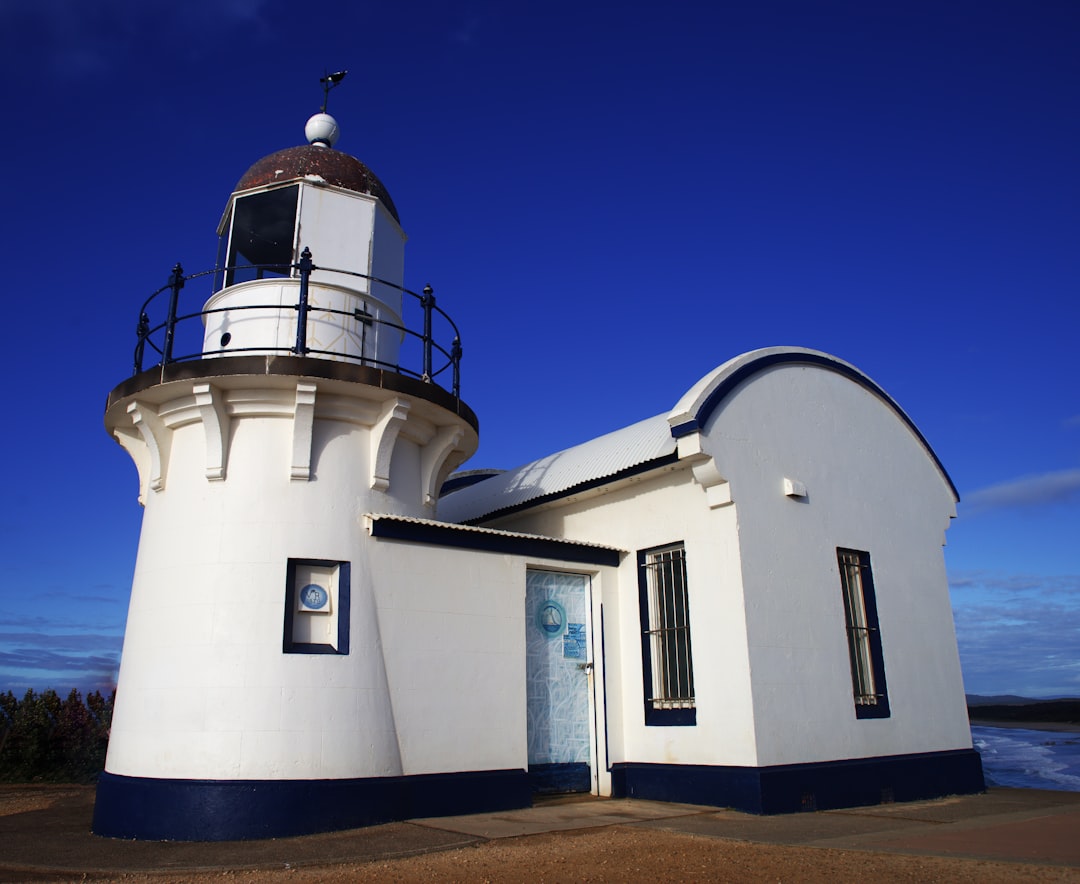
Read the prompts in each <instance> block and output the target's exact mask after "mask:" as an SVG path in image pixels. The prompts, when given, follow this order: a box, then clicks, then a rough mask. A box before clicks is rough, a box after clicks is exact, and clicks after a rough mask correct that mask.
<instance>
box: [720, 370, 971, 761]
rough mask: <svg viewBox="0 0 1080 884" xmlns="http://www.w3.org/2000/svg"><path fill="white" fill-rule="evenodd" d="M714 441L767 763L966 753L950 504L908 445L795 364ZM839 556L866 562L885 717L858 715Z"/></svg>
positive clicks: (752, 391) (840, 390) (769, 376)
mask: <svg viewBox="0 0 1080 884" xmlns="http://www.w3.org/2000/svg"><path fill="white" fill-rule="evenodd" d="M705 436H706V438H705V440H704V442H703V446H702V447H703V448H704V449H705V450H706V451H707V452H709V453H711V454H713V455H714V457H715V460H716V464H717V467H718V469H719V471H720V472H721V473H722V474H723V475H724V476H725V477H726V478H728V479H729V481H730V488H731V495H732V498H733V500H734V507H735V508H736V509H737V511H738V519H739V537H740V543H741V547H742V562H743V582H744V586H745V599H746V619H747V629H748V634H749V643H750V667H751V674H752V678H753V692H754V716H755V720H756V722H757V755H758V763H759V764H761V765H769V764H789V763H795V762H808V761H818V760H827V759H832V758H859V757H873V756H881V755H892V754H903V753H911V752H933V751H940V750H950V749H966V748H970V747H971V733H970V730H969V728H968V721H967V715H966V707H965V702H964V691H963V683H962V679H961V674H960V665H959V658H958V654H957V649H956V639H955V632H954V628H953V619H952V610H951V606H950V601H949V593H948V585H947V580H946V575H945V566H944V558H943V554H942V549H941V547H942V544H943V542H944V532H945V529H946V527H947V525H948V521H949V517H950V516H951V515H953V514H954V512H955V501H954V498H953V495H952V492H951V490H950V488H949V486H948V485H947V484H946V482H945V479H944V478H943V476H942V474H941V473H940V471H939V470H938V469H937V468H936V466H935V465H934V463H933V461H932V460H931V459H930V457H929V455H928V454H927V452H926V449H925V448H924V447H923V446H922V444H921V443H920V442H919V441H918V440H917V438H916V437H915V436H914V434H912V432H911V431H910V430H909V429H908V427H907V426H906V425H905V424H904V423H903V422H902V420H901V419H900V418H899V417H898V416H897V415H896V414H895V412H893V411H892V410H890V409H889V408H888V407H887V406H886V405H885V404H884V403H883V402H882V401H881V400H879V399H878V398H877V397H875V396H874V395H873V394H872V393H870V392H868V391H867V390H865V389H864V388H862V387H861V386H859V385H858V384H856V383H854V382H853V381H851V380H849V379H848V378H846V377H843V376H841V375H839V374H837V373H834V372H831V371H827V370H825V369H822V368H818V367H811V366H787V367H778V368H773V369H769V370H766V371H764V372H762V373H760V374H757V375H755V376H753V377H752V378H751V379H750V380H749V381H748V382H746V383H744V384H743V385H742V386H741V387H740V388H738V389H737V390H736V391H735V392H734V393H733V394H731V395H729V396H728V397H727V399H725V401H724V403H723V404H722V406H721V408H720V409H719V411H718V413H717V414H716V415H715V416H714V417H713V419H712V421H711V423H710V425H709V426H708V427H707V432H706V434H705ZM785 478H788V479H793V480H796V481H798V482H801V483H803V484H804V485H805V488H806V492H807V495H806V497H804V498H794V497H787V496H785V494H784V480H785ZM837 547H844V548H851V549H857V550H863V551H867V552H869V553H870V559H871V565H872V571H873V579H874V584H875V590H876V599H877V608H878V617H879V623H880V629H881V638H882V644H883V655H884V658H885V671H886V681H887V687H888V697H889V704H890V708H891V716H890V717H889V718H885V719H862V720H858V719H856V717H855V707H854V702H853V698H852V682H851V674H850V665H849V661H848V649H847V638H846V632H845V621H844V608H843V601H842V593H841V585H840V577H839V573H838V568H837V561H836V549H837Z"/></svg>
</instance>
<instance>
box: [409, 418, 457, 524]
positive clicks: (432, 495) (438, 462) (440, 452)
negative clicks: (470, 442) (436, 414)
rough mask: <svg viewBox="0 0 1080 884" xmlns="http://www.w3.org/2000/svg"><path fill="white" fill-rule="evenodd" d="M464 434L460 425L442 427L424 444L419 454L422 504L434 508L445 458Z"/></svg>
mask: <svg viewBox="0 0 1080 884" xmlns="http://www.w3.org/2000/svg"><path fill="white" fill-rule="evenodd" d="M464 436H465V431H464V430H463V429H462V428H461V427H454V426H449V427H443V428H442V429H440V430H439V431H438V432H437V433H436V434H435V436H434V438H432V439H431V441H430V442H428V443H427V445H425V446H424V449H423V452H422V453H421V455H420V476H421V485H420V487H421V488H423V489H424V506H426V507H428V508H434V506H435V502H436V501H437V500H438V499H439V488H440V487H441V485H442V479H443V467H444V466H445V464H446V459H447V458H448V457H450V454H451V453H452V452H453V450H454V449H455V448H456V447H457V446H458V443H460V442H461V440H462V438H463V437H464Z"/></svg>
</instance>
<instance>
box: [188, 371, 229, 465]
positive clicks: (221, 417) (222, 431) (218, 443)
mask: <svg viewBox="0 0 1080 884" xmlns="http://www.w3.org/2000/svg"><path fill="white" fill-rule="evenodd" d="M191 392H192V393H193V394H194V396H195V406H196V407H197V408H198V409H199V416H200V417H201V418H202V425H203V433H204V434H205V437H206V478H207V479H209V480H210V481H211V482H215V481H216V482H220V481H222V480H223V479H224V478H225V468H226V461H227V460H228V456H229V415H228V414H226V412H225V403H224V402H223V401H222V399H221V393H220V392H219V391H218V390H217V389H216V388H215V387H213V386H211V385H210V384H196V385H195V386H194V387H193V388H192V390H191Z"/></svg>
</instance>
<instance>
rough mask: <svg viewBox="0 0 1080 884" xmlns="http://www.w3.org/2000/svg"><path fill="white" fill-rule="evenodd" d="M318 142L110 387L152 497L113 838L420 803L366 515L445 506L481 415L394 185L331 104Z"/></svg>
mask: <svg viewBox="0 0 1080 884" xmlns="http://www.w3.org/2000/svg"><path fill="white" fill-rule="evenodd" d="M307 135H308V139H309V143H308V144H306V145H303V146H299V147H293V148H289V149H287V150H282V151H279V152H277V153H274V154H271V155H270V156H267V157H265V158H263V159H262V160H260V161H258V162H257V163H255V164H254V165H253V166H252V167H251V168H250V169H249V170H248V171H247V172H246V173H245V174H244V175H243V177H242V178H241V179H240V181H239V183H238V184H237V186H236V189H235V191H234V192H233V193H232V194H231V196H230V197H229V200H228V203H227V205H226V208H225V213H224V217H223V218H222V220H221V224H220V227H219V234H220V236H221V241H222V245H223V251H222V258H221V260H219V263H218V270H217V272H216V273H215V274H213V275H210V274H207V275H205V276H201V277H200V278H199V279H195V278H194V277H185V276H184V275H183V273H182V271H181V270H180V268H179V266H178V267H177V269H176V271H175V272H174V274H173V277H172V278H171V279H170V284H169V285H168V286H166V287H165V288H164V289H163V290H161V291H160V292H159V293H158V296H157V297H156V298H153V299H151V300H150V301H148V302H147V304H146V305H144V307H143V311H142V313H141V315H140V323H139V339H138V346H137V349H136V367H135V369H136V370H135V373H134V374H133V376H132V377H130V378H129V379H128V380H126V381H124V382H123V383H121V384H120V385H119V386H117V387H116V388H115V389H114V390H113V391H112V392H111V393H110V394H109V398H108V404H107V408H106V414H105V425H106V427H107V429H108V431H109V433H110V434H111V435H113V436H114V437H115V438H116V440H117V441H118V442H119V443H120V444H121V445H122V446H123V447H124V448H125V450H126V451H127V452H128V453H129V454H130V456H131V457H132V459H133V460H134V461H135V465H136V467H137V469H138V475H139V498H140V501H141V503H142V504H143V506H144V508H145V510H144V515H143V523H142V533H141V536H140V541H139V550H138V559H137V562H136V566H135V575H134V581H133V585H132V590H131V602H130V608H129V612H128V619H127V631H126V634H125V637H124V648H123V656H122V662H121V667H120V675H119V682H118V688H117V702H116V709H115V715H114V719H113V724H112V732H111V737H110V741H109V750H108V759H107V762H106V769H105V773H104V774H103V776H102V779H101V781H100V783H99V786H98V796H97V805H96V808H95V814H94V824H93V826H94V831H95V832H97V833H98V834H103V835H109V836H115V837H127V838H149V839H175V840H221V839H236V838H252V837H271V836H279V835H290V834H302V833H304V832H312V831H322V830H328V829H336V828H345V827H351V826H356V825H363V824H366V823H371V822H380V821H383V820H385V819H393V818H400V816H401V813H402V812H403V811H402V808H403V807H404V806H405V805H404V804H403V801H404V800H405V799H404V798H403V795H405V793H406V792H407V791H408V790H410V789H415V788H416V784H415V783H413V782H406V780H408V779H409V778H407V777H403V770H402V760H401V750H400V745H399V741H398V739H397V737H396V736H395V732H394V709H393V705H392V702H391V696H390V692H389V689H388V686H387V675H386V672H385V667H384V663H383V655H382V653H381V641H382V639H381V636H380V632H379V625H378V617H377V616H376V615H375V611H374V608H375V605H374V601H373V599H372V595H371V591H370V587H371V583H372V574H371V563H370V559H369V555H368V553H369V549H368V545H369V544H370V543H372V540H371V538H370V537H369V536H368V534H367V533H366V532H365V530H364V528H363V519H362V517H363V515H364V514H366V513H382V514H390V515H393V516H397V517H419V518H423V517H431V516H432V515H433V513H434V503H435V499H436V497H437V494H438V489H439V488H440V486H441V484H442V482H443V480H444V479H445V477H446V476H447V474H448V473H449V472H450V471H451V470H452V469H453V468H455V467H456V466H457V465H459V464H460V463H461V462H463V461H464V460H465V459H466V458H467V457H469V456H470V455H471V454H472V453H473V452H474V451H475V449H476V446H477V426H478V425H477V420H476V418H475V416H474V415H473V413H472V411H471V410H470V409H469V408H468V407H467V406H466V405H465V404H464V403H463V402H462V401H461V400H460V398H459V396H458V381H457V378H458V360H459V357H460V345H459V343H458V339H457V337H456V329H455V328H454V327H453V325H452V323H449V321H448V319H447V317H446V316H445V314H442V313H441V311H439V310H438V309H437V308H436V307H435V304H434V298H433V296H432V295H431V291H430V289H426V290H425V293H424V294H421V295H417V294H414V293H411V292H407V291H406V290H404V289H403V286H402V281H403V254H404V243H405V235H404V233H403V232H402V229H401V227H400V224H399V218H398V214H397V211H396V209H395V207H394V204H393V202H392V201H391V199H390V196H389V194H388V193H387V191H386V189H385V188H384V187H383V186H382V184H381V183H380V182H379V180H378V179H377V178H376V177H375V176H374V175H373V174H372V173H371V171H370V170H369V169H368V168H367V167H366V166H364V164H363V163H361V162H360V161H359V160H357V159H355V158H353V157H351V156H349V155H347V154H345V153H341V152H338V151H336V150H334V149H333V146H332V145H333V143H334V141H336V136H337V123H336V122H335V121H334V119H333V118H332V117H330V116H328V115H326V114H325V113H322V114H318V115H316V116H315V117H313V118H312V119H311V120H310V121H309V123H308V127H307ZM211 280H213V286H212V287H210V291H209V292H208V297H206V299H205V300H202V298H199V297H198V294H197V292H198V286H199V285H205V284H206V283H209V282H210V281H211ZM192 295H194V296H195V297H196V299H197V300H196V302H195V303H192V304H191V305H189V307H188V308H185V306H184V303H185V300H186V299H187V298H188V297H191V296H192ZM199 301H201V303H199ZM440 323H441V326H440ZM440 327H441V328H443V329H445V331H446V333H445V335H444V336H443V337H442V338H441V339H440V338H439V334H440V332H439V329H440ZM200 342H201V343H200ZM152 357H158V362H157V364H156V365H153V367H145V366H144V363H146V364H147V365H148V364H149V363H150V362H151V361H153V358H152Z"/></svg>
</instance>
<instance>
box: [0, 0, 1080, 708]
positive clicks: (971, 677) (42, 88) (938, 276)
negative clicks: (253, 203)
mask: <svg viewBox="0 0 1080 884" xmlns="http://www.w3.org/2000/svg"><path fill="white" fill-rule="evenodd" d="M16 7H19V8H16ZM1077 46H1080V5H1077V4H1076V3H1075V2H1074V0H1062V2H1038V0H1025V2H1022V3H1021V2H967V0H948V2H941V0H933V2H904V3H898V2H891V3H888V2H880V3H879V2H872V3H866V2H817V3H810V2H806V3H801V2H799V3H797V2H762V0H754V2H749V0H746V2H741V3H727V2H711V3H672V4H668V5H666V6H663V5H660V4H656V5H653V4H644V3H634V2H622V3H610V4H607V3H605V4H597V3H588V2H585V3H563V2H554V3H551V2H549V3H544V4H537V3H530V2H524V3H521V2H519V3H514V4H507V3H502V2H494V0H480V2H467V3H465V2H446V3H433V2H431V3H424V2H414V3H404V2H402V3H378V4H375V3H364V2H348V3H342V2H333V0H331V2H323V3H318V4H299V5H298V4H296V3H286V2H278V0H225V2H221V0H190V2H187V3H182V4H181V3H177V4H168V5H167V6H166V5H165V4H155V3H145V2H136V0H97V2H95V3H92V4H91V3H85V2H82V0H38V2H37V3H35V4H34V5H33V9H31V8H30V4H29V3H23V4H11V3H8V4H3V5H0V90H2V92H0V94H2V95H3V98H4V99H5V100H4V103H3V106H4V107H5V108H7V125H6V127H5V131H6V132H7V135H6V137H5V138H4V142H5V144H4V148H3V153H2V156H3V159H4V164H3V165H4V168H5V171H6V175H7V182H6V186H5V190H4V193H5V198H4V205H5V209H6V211H5V218H6V220H5V222H4V229H5V231H6V235H5V237H4V242H5V244H6V261H5V268H4V274H3V280H4V291H5V295H6V297H5V298H4V309H5V310H6V323H5V339H6V342H7V347H8V351H7V358H8V362H9V365H11V366H12V367H13V369H14V371H13V372H12V373H10V374H9V384H8V386H7V390H6V401H7V402H8V406H7V409H6V410H7V414H8V419H7V422H6V426H7V431H6V432H5V433H4V436H3V446H4V449H3V453H4V457H3V463H4V464H5V466H6V475H5V480H4V485H3V487H4V492H3V494H4V504H5V505H4V508H3V517H2V519H3V525H2V528H3V530H2V531H0V544H2V547H0V553H2V562H3V578H2V581H0V690H3V689H5V688H11V689H13V690H15V691H16V692H21V691H22V690H24V689H25V688H26V687H27V686H34V687H38V688H40V687H48V686H52V687H55V688H58V689H66V688H69V687H71V686H78V687H81V688H83V689H86V688H90V687H94V686H99V685H100V686H107V685H108V684H109V683H110V681H111V679H112V678H113V677H114V674H115V669H116V664H117V660H118V655H119V646H120V636H121V635H122V631H123V623H124V617H125V612H126V606H127V598H128V592H129V585H130V579H131V573H132V569H133V565H134V560H135V549H136V545H137V542H138V532H139V520H140V509H139V506H138V504H137V503H136V491H137V488H136V478H135V469H134V467H133V466H132V464H131V463H130V461H129V459H128V457H127V455H126V454H124V452H123V451H122V450H121V449H120V448H119V447H118V446H117V445H116V444H115V443H114V442H113V441H111V440H110V439H109V437H108V436H107V435H106V433H105V432H104V430H103V428H102V422H101V414H102V405H103V402H104V397H105V395H106V393H107V392H108V391H109V390H110V389H111V388H112V387H113V386H115V385H116V384H117V383H119V382H120V381H122V380H123V379H124V378H125V377H126V376H127V374H128V373H129V372H130V364H131V349H132V345H133V343H134V327H135V321H136V318H137V310H138V307H139V305H140V304H141V302H142V301H143V299H144V298H145V297H146V295H147V294H148V293H149V292H150V291H152V290H153V289H155V288H157V287H158V286H159V285H161V284H162V283H163V282H164V281H165V278H166V276H167V274H168V272H169V270H170V268H171V267H172V265H173V264H174V263H176V262H177V261H181V262H183V264H184V267H185V269H186V270H188V271H195V270H199V269H204V268H208V267H210V266H212V265H213V262H214V259H215V250H216V236H215V228H216V225H217V222H218V220H219V218H220V216H221V212H222V209H223V208H224V206H225V202H226V199H227V197H228V195H229V192H230V191H231V189H232V187H233V185H234V184H235V182H236V180H237V179H238V178H239V177H240V176H241V174H242V173H243V172H244V170H245V169H246V168H247V167H248V166H249V165H250V164H251V163H252V162H254V161H255V160H256V159H258V158H259V157H261V156H263V155H265V154H267V153H270V152H271V151H274V150H277V149H279V148H282V147H288V146H291V145H294V144H299V143H301V142H302V141H303V136H302V128H303V124H304V121H305V119H306V118H307V116H308V115H309V114H311V113H313V112H314V111H316V110H317V109H318V106H319V104H320V101H321V92H320V88H319V84H318V78H319V76H320V75H321V74H322V73H323V72H324V71H325V70H327V69H329V70H335V69H339V68H347V69H349V71H350V74H349V76H348V78H347V79H346V81H345V82H344V83H343V85H342V86H341V88H339V89H338V90H336V91H335V92H333V93H332V95H331V103H330V110H331V111H332V112H333V113H334V114H335V115H336V116H337V118H338V119H339V121H340V123H341V126H342V130H343V136H342V139H341V141H340V143H339V145H338V147H339V148H340V149H342V150H344V151H346V152H349V153H352V154H354V155H356V156H359V157H360V158H361V159H362V160H364V162H365V163H367V164H368V165H369V166H370V167H371V168H372V169H373V170H374V171H375V172H376V174H378V175H379V177H380V178H381V179H382V180H383V182H384V183H385V184H386V186H387V187H388V189H389V191H390V193H391V194H392V196H393V199H394V201H395V203H396V204H397V207H398V210H399V212H400V214H401V218H402V223H403V225H404V227H405V230H406V231H407V232H408V234H409V236H410V242H409V246H408V249H407V253H406V283H407V284H408V285H409V286H411V287H413V288H419V287H421V286H423V285H424V284H425V283H427V282H430V283H431V284H432V285H434V286H435V288H436V292H437V294H438V296H439V298H440V304H441V306H443V307H444V308H446V309H447V310H448V311H449V312H450V313H451V314H452V315H453V316H454V318H455V320H456V321H457V322H458V324H459V326H460V327H461V329H462V332H463V337H464V346H465V360H464V365H463V370H464V378H463V396H464V398H465V399H466V401H468V402H469V404H470V405H471V406H472V407H473V408H474V409H475V410H476V412H477V413H478V414H479V416H480V420H481V437H482V444H481V449H480V452H479V453H478V455H477V456H476V458H474V460H473V461H472V462H471V463H470V466H499V467H510V466H514V465H516V464H519V463H522V462H524V461H527V460H530V459H533V458H535V457H539V456H542V455H545V454H548V453H551V452H553V451H555V450H558V449H560V448H564V447H566V446H568V445H571V444H574V443H576V442H579V441H582V440H584V439H587V438H590V437H591V436H593V435H596V434H599V433H602V432H606V431H608V430H612V429H615V428H617V427H620V426H623V425H625V424H628V423H631V422H633V421H635V420H638V419H640V418H643V417H647V416H650V415H652V414H656V413H659V412H661V411H664V410H666V409H668V408H670V407H671V406H672V405H673V404H674V403H675V402H676V401H677V400H678V398H679V397H680V395H681V394H682V393H683V392H684V391H685V390H686V389H687V388H688V387H689V386H691V385H692V384H693V383H694V382H695V381H696V380H697V379H698V378H699V377H700V376H702V375H703V374H705V373H706V372H707V371H709V370H710V369H712V368H713V367H715V366H716V365H718V364H720V363H721V362H723V361H724V360H726V359H727V358H729V357H730V356H733V355H735V354H737V353H740V352H742V351H745V350H748V349H752V348H755V347H760V346H768V345H773V344H797V345H803V346H809V347H815V348H818V349H822V350H826V351H829V352H832V353H835V354H836V355H838V356H840V357H842V358H844V359H846V360H848V361H850V362H852V363H854V364H855V365H856V366H858V367H859V368H861V369H862V370H863V371H865V372H866V373H867V374H869V375H870V376H871V377H872V378H874V380H876V381H877V382H878V383H879V384H881V385H882V386H883V387H884V388H885V389H886V390H888V391H889V392H890V393H891V394H892V395H893V396H894V397H895V398H896V399H897V400H898V401H899V402H900V404H901V406H903V407H904V408H905V409H906V410H907V411H908V413H909V414H910V415H911V417H912V418H913V419H914V420H915V422H916V423H917V424H918V425H919V427H920V429H921V430H922V431H923V433H924V435H925V436H926V437H927V439H928V440H929V441H930V443H931V444H932V445H933V446H934V448H935V450H936V451H937V453H938V455H939V456H940V457H941V459H942V461H943V462H944V463H945V465H946V467H947V468H948V469H949V471H950V473H951V475H952V477H953V479H954V481H955V483H956V485H957V486H958V488H959V489H960V492H961V495H962V497H963V502H962V504H961V507H960V518H959V519H958V520H957V521H956V522H954V524H953V526H952V527H951V529H950V530H949V532H948V546H947V548H946V561H947V564H948V567H949V573H950V579H951V582H952V592H953V602H954V608H955V612H956V623H957V632H958V637H959V642H960V649H961V658H962V662H963V666H964V672H965V681H966V685H967V689H968V690H969V691H970V692H978V693H998V692H1013V693H1024V694H1028V695H1034V696H1045V695H1054V694H1073V695H1080V638H1078V636H1080V395H1078V390H1080V384H1078V380H1080V377H1078V371H1077V368H1076V364H1075V355H1074V354H1075V353H1076V352H1077V344H1076V338H1077V331H1078V325H1080V322H1078V320H1080V306H1078V303H1077V296H1078V293H1080V286H1078V282H1080V171H1078V170H1080V115H1078V109H1080V52H1078V51H1077ZM883 505H887V502H884V501H883Z"/></svg>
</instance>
